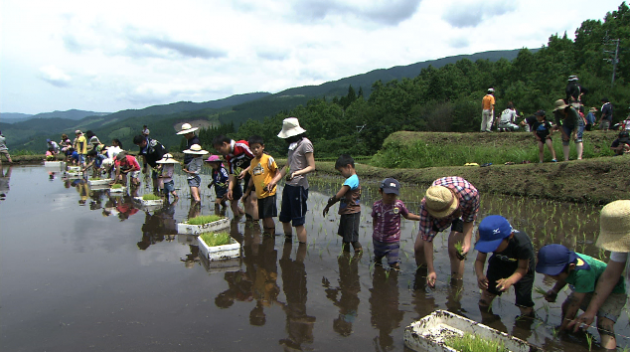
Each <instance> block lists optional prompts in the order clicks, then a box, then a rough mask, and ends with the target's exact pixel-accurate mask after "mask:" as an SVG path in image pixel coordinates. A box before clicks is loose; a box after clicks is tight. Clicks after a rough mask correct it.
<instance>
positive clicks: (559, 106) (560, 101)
mask: <svg viewBox="0 0 630 352" xmlns="http://www.w3.org/2000/svg"><path fill="white" fill-rule="evenodd" d="M553 105H554V106H555V108H554V109H553V111H558V110H564V109H566V108H567V106H569V105H567V103H565V102H564V99H558V100H556V102H555V103H554V104H553Z"/></svg>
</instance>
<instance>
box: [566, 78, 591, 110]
mask: <svg viewBox="0 0 630 352" xmlns="http://www.w3.org/2000/svg"><path fill="white" fill-rule="evenodd" d="M586 93H588V89H586V88H584V87H582V86H581V85H580V84H579V83H578V76H575V75H571V76H569V82H568V83H567V88H566V94H567V96H566V98H565V101H566V103H567V104H570V105H573V104H574V103H577V104H578V105H581V103H582V96H583V95H584V94H586Z"/></svg>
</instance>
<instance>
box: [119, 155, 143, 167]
mask: <svg viewBox="0 0 630 352" xmlns="http://www.w3.org/2000/svg"><path fill="white" fill-rule="evenodd" d="M114 164H115V165H116V167H117V168H118V167H120V169H121V170H129V169H131V171H140V164H138V160H136V157H134V156H133V155H125V158H124V159H123V160H120V161H119V160H118V159H116V161H115V162H114Z"/></svg>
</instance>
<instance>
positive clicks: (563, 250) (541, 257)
mask: <svg viewBox="0 0 630 352" xmlns="http://www.w3.org/2000/svg"><path fill="white" fill-rule="evenodd" d="M576 260H577V254H575V252H572V251H570V250H569V249H568V248H567V247H565V246H563V245H561V244H550V245H547V246H544V247H542V248H541V249H540V250H539V251H538V264H536V272H537V273H541V274H545V275H551V276H555V275H558V274H560V273H561V272H562V270H564V268H565V267H566V266H567V264H570V263H574V262H576Z"/></svg>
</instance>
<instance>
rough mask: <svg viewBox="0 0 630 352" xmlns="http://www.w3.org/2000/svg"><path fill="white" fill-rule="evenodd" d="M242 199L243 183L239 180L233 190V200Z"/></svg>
mask: <svg viewBox="0 0 630 352" xmlns="http://www.w3.org/2000/svg"><path fill="white" fill-rule="evenodd" d="M226 193H227V191H226ZM218 196H219V195H218V194H217V197H218ZM242 197H243V187H241V183H240V182H239V181H238V180H236V182H234V188H232V200H239V199H241V198H242Z"/></svg>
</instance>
